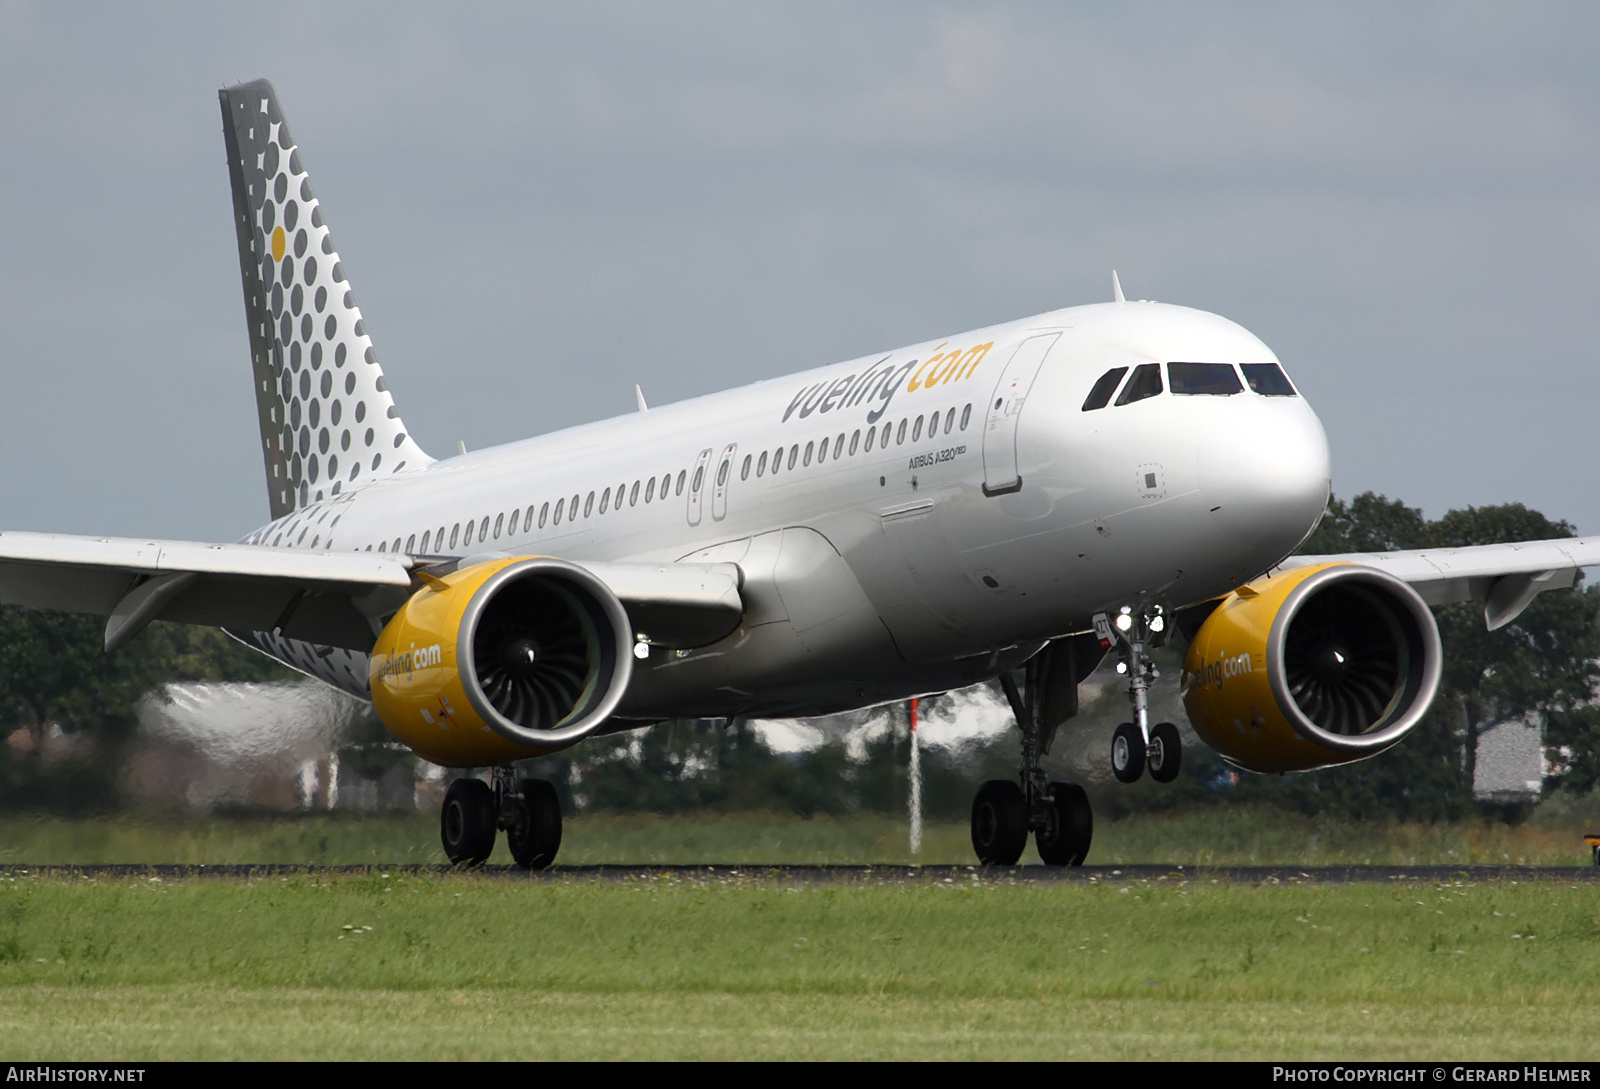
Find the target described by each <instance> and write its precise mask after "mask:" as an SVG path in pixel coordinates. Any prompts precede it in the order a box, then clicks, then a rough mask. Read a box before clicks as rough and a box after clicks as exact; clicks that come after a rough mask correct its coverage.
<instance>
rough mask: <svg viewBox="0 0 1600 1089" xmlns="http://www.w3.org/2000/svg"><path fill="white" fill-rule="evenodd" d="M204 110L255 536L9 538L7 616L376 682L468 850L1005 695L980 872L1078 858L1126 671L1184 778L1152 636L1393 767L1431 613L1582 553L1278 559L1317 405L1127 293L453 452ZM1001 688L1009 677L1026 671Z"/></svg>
mask: <svg viewBox="0 0 1600 1089" xmlns="http://www.w3.org/2000/svg"><path fill="white" fill-rule="evenodd" d="M219 100H220V105H221V111H222V117H223V136H224V142H225V145H226V152H227V160H228V175H229V181H230V185H231V188H232V194H233V209H234V229H235V233H236V237H237V242H238V251H239V268H240V275H241V279H242V284H243V289H244V303H245V316H246V324H247V327H248V334H249V336H248V343H249V351H250V364H251V378H252V381H253V383H254V386H255V394H256V404H257V409H258V415H259V420H258V423H259V428H260V436H261V453H262V458H263V462H264V466H265V472H266V479H267V492H268V504H269V513H270V517H271V520H270V521H269V522H267V523H266V524H265V525H262V526H261V527H259V528H257V529H255V530H253V531H252V532H250V533H249V534H247V535H246V536H244V537H243V538H242V539H240V540H238V541H236V542H233V543H211V542H189V541H149V540H132V539H119V538H97V537H82V536H65V535H53V534H37V533H22V532H5V533H0V601H4V602H7V603H11V604H18V605H25V606H32V607H41V608H54V609H66V610H72V611H78V612H84V613H91V614H95V615H100V616H105V617H107V621H106V628H105V646H106V650H107V651H108V652H111V651H115V650H116V649H117V648H118V647H121V646H123V645H125V644H126V643H127V642H128V641H129V640H130V639H132V638H134V637H135V636H136V635H137V634H138V633H139V632H140V631H141V630H143V629H144V627H145V626H146V625H148V624H149V623H150V622H151V621H153V620H157V619H160V620H167V621H175V622H182V623H191V624H204V625H211V626H216V627H220V628H223V629H225V630H226V631H228V632H229V633H230V634H232V635H233V636H235V637H236V638H238V639H240V640H241V641H243V642H245V643H247V644H249V645H250V646H252V647H255V648H256V649H258V650H260V651H262V652H264V653H266V654H268V655H271V656H272V657H274V658H276V659H278V660H279V661H281V662H283V663H285V664H287V665H289V666H291V667H293V668H295V669H297V670H300V671H301V672H303V673H306V674H308V675H310V676H312V677H315V678H318V679H320V680H322V681H325V682H326V683H328V684H331V685H333V686H334V687H336V688H339V689H341V690H343V691H345V692H348V693H350V694H352V695H355V696H358V697H360V698H362V699H366V700H370V701H371V702H372V704H373V706H374V707H375V709H376V713H377V715H378V717H379V718H380V719H381V720H382V722H383V724H384V725H385V727H386V728H387V729H388V730H389V731H390V733H391V734H393V736H394V737H395V738H397V739H398V740H399V741H401V742H402V743H404V744H405V745H406V746H408V747H409V748H410V749H411V750H412V751H414V752H415V753H417V754H418V755H419V756H421V757H423V758H425V759H427V760H430V761H432V762H434V763H436V764H440V765H444V766H447V767H454V768H472V769H477V768H489V769H491V774H490V781H489V782H485V781H483V780H481V779H479V778H475V777H462V778H458V779H456V780H455V781H454V782H452V783H451V785H450V787H449V788H448V791H447V793H446V796H445V800H444V804H443V806H442V809H441V814H440V835H441V842H442V845H443V847H444V850H445V853H446V855H447V856H448V857H449V858H450V859H451V861H452V862H455V863H458V864H462V865H474V864H478V863H481V862H483V861H484V860H485V859H487V858H488V856H489V854H490V852H491V851H492V850H493V847H494V844H495V842H496V839H497V837H498V835H499V833H500V832H502V831H503V832H504V833H505V836H506V841H507V845H508V847H509V849H510V852H511V854H512V857H513V858H514V859H515V860H516V862H517V863H518V864H519V865H521V866H523V867H528V868H536V867H545V866H549V865H550V864H552V862H553V861H554V860H555V858H556V856H557V853H558V851H559V848H560V842H561V830H562V817H561V812H560V807H559V805H558V804H557V799H556V794H555V791H554V788H553V787H552V786H551V784H549V783H547V782H543V781H540V780H536V779H529V778H521V777H519V775H518V773H517V771H516V770H515V768H514V762H515V761H517V760H520V759H524V758H528V757H535V756H539V755H543V754H548V753H551V752H556V751H559V750H561V749H564V748H566V747H569V746H571V745H575V744H577V743H578V742H580V741H582V740H584V739H585V738H589V737H594V736H599V735H603V734H609V733H615V732H619V731H625V730H634V729H639V728H644V727H648V726H650V725H653V724H655V723H659V722H663V721H666V720H669V719H675V718H683V717H695V718H728V719H733V718H741V717H763V718H778V717H802V716H814V715H823V714H832V713H837V712H841V711H846V710H851V709H857V708H863V707H868V706H872V705H877V704H883V703H888V702H891V701H899V700H904V699H908V698H911V697H914V696H919V695H927V694H930V693H937V692H943V691H947V690H950V689H955V688H961V687H965V686H968V685H973V684H978V683H982V682H988V681H993V680H996V679H998V681H999V683H1000V685H1001V687H1002V688H1003V689H1004V691H1005V694H1006V696H1007V699H1008V701H1009V703H1010V705H1011V707H1012V710H1013V712H1014V714H1015V716H1016V720H1017V725H1018V727H1019V738H1020V768H1019V774H1018V777H1017V779H1016V780H993V781H990V782H988V783H985V784H983V786H982V787H981V788H980V789H979V791H978V792H977V796H976V798H975V800H974V803H973V809H972V841H973V848H974V852H975V854H976V855H977V858H978V860H979V861H980V862H982V863H984V864H993V865H1012V864H1015V863H1016V862H1018V860H1019V859H1020V858H1021V856H1022V854H1023V851H1024V850H1025V848H1026V845H1027V841H1028V838H1029V836H1030V835H1031V836H1032V837H1033V841H1034V844H1035V846H1036V848H1037V850H1038V853H1039V856H1040V858H1041V859H1042V860H1043V861H1044V862H1046V863H1048V864H1052V865H1080V864H1082V863H1083V862H1084V860H1085V858H1086V857H1087V856H1088V853H1089V850H1090V846H1091V842H1092V837H1093V813H1092V811H1091V808H1090V805H1089V801H1088V798H1087V797H1086V795H1085V793H1084V791H1083V789H1082V788H1081V787H1080V786H1078V785H1076V784H1072V783H1065V782H1051V781H1050V780H1049V776H1048V774H1047V773H1046V771H1045V769H1044V757H1045V756H1046V755H1047V754H1048V752H1049V750H1050V748H1051V745H1052V743H1053V740H1054V738H1055V736H1056V734H1057V732H1058V731H1059V729H1060V728H1061V727H1062V726H1063V725H1065V724H1066V723H1068V722H1070V720H1071V719H1072V717H1073V716H1074V714H1075V713H1076V711H1077V695H1078V685H1079V683H1080V682H1081V681H1082V680H1083V679H1084V678H1085V677H1086V676H1087V675H1088V674H1089V673H1090V672H1091V671H1092V670H1093V669H1095V668H1096V667H1097V666H1098V665H1099V664H1100V662H1101V661H1102V660H1103V659H1104V657H1105V656H1106V655H1107V654H1110V653H1113V652H1114V653H1115V654H1116V655H1117V656H1118V660H1119V663H1120V665H1121V666H1122V667H1123V672H1125V673H1126V675H1127V678H1128V681H1127V683H1128V697H1129V701H1130V715H1129V721H1128V722H1126V723H1124V724H1123V725H1121V726H1120V727H1119V728H1118V729H1117V731H1116V733H1115V735H1114V737H1113V739H1112V745H1111V752H1110V753H1109V759H1110V763H1111V767H1112V770H1113V772H1114V774H1115V776H1116V778H1117V779H1118V780H1120V781H1123V782H1133V781H1136V780H1138V779H1139V778H1140V777H1141V776H1142V775H1143V774H1144V773H1145V772H1146V771H1148V772H1149V774H1150V776H1151V777H1152V778H1153V779H1155V780H1157V781H1168V782H1169V781H1171V780H1172V779H1174V778H1175V777H1176V776H1177V774H1178V772H1179V769H1180V767H1181V763H1182V757H1183V753H1182V745H1181V740H1180V737H1179V734H1178V731H1177V729H1176V727H1174V726H1173V725H1172V724H1171V723H1151V721H1150V717H1151V716H1150V710H1149V701H1148V691H1149V687H1150V684H1151V682H1152V680H1153V679H1154V677H1155V667H1154V665H1153V663H1152V659H1151V651H1152V650H1153V649H1154V648H1156V647H1158V646H1161V645H1163V644H1164V643H1166V642H1168V641H1169V640H1171V641H1175V642H1181V643H1186V644H1187V646H1186V649H1185V650H1184V659H1183V677H1182V682H1183V692H1184V701H1185V707H1186V710H1187V712H1188V715H1189V717H1190V720H1191V722H1192V725H1193V727H1194V729H1195V731H1196V732H1197V733H1198V735H1199V736H1200V738H1201V739H1202V740H1204V741H1205V743H1206V744H1207V745H1209V746H1210V747H1211V748H1212V749H1214V750H1215V751H1216V752H1217V753H1218V754H1219V755H1220V756H1221V758H1222V759H1223V760H1225V761H1227V762H1228V763H1229V764H1231V765H1233V766H1235V767H1237V768H1241V769H1245V770H1250V771H1257V772H1296V771H1309V770H1313V769H1317V768H1322V767H1329V766H1332V765H1336V764H1342V763H1346V762H1349V761H1353V760H1360V759H1366V758H1370V757H1373V756H1376V755H1377V754H1379V753H1381V752H1383V751H1384V750H1385V749H1387V748H1389V747H1391V746H1393V745H1394V744H1395V743H1396V742H1398V741H1399V740H1400V739H1401V738H1402V737H1404V736H1405V735H1406V734H1407V733H1408V732H1409V731H1410V730H1412V729H1413V728H1414V727H1415V726H1416V725H1417V724H1418V722H1419V721H1420V720H1421V719H1422V717H1423V715H1424V714H1425V713H1426V712H1427V710H1428V707H1429V705H1430V704H1431V702H1432V701H1433V699H1434V696H1435V694H1436V692H1437V690H1438V686H1439V678H1440V658H1441V653H1440V642H1439V633H1438V628H1437V626H1436V625H1435V623H1434V620H1433V617H1432V614H1431V613H1430V611H1429V606H1430V605H1437V604H1441V603H1444V602H1452V601H1467V600H1475V601H1482V602H1483V603H1484V615H1485V621H1486V623H1487V624H1488V625H1489V627H1491V628H1495V627H1499V626H1502V625H1504V624H1506V623H1509V622H1510V621H1511V620H1513V619H1515V618H1516V616H1517V615H1518V614H1519V613H1520V612H1521V611H1522V610H1523V609H1524V608H1525V607H1526V606H1527V605H1528V603H1529V602H1530V601H1531V600H1532V599H1533V598H1534V596H1536V595H1537V594H1538V593H1541V592H1543V591H1546V590H1550V589H1556V588H1562V587H1570V586H1571V585H1572V584H1573V582H1574V580H1575V578H1576V574H1577V571H1578V569H1579V568H1581V567H1585V566H1590V565H1595V564H1600V537H1583V538H1569V539H1563V540H1552V541H1537V542H1529V543H1524V544H1510V545H1493V546H1484V547H1476V548H1460V549H1446V550H1435V551H1413V552H1393V553H1382V554H1370V555H1369V554H1361V555H1344V556H1292V555H1291V554H1292V553H1293V552H1294V550H1295V549H1296V548H1297V547H1298V546H1299V545H1300V544H1301V543H1302V542H1303V541H1304V540H1305V539H1306V537H1307V536H1308V535H1309V534H1310V532H1311V531H1312V530H1313V529H1314V528H1315V526H1316V524H1317V522H1318V520H1319V519H1320V518H1321V517H1322V514H1323V512H1324V510H1325V508H1326V505H1327V501H1328V497H1329V487H1330V461H1329V451H1328V444H1327V440H1326V437H1325V435H1324V432H1323V429H1322V425H1321V423H1320V422H1319V421H1318V419H1317V416H1316V414H1315V413H1314V412H1313V411H1312V409H1311V407H1310V406H1309V405H1308V404H1307V403H1306V400H1305V399H1304V398H1303V397H1302V396H1301V395H1300V393H1299V391H1298V390H1297V389H1296V387H1295V385H1294V383H1293V382H1292V380H1291V379H1290V377H1289V375H1288V374H1287V372H1286V371H1285V369H1284V368H1283V366H1282V364H1281V362H1280V361H1279V360H1278V358H1277V357H1276V356H1275V355H1274V354H1273V352H1272V351H1271V350H1270V349H1269V348H1268V347H1267V346H1266V345H1265V344H1263V343H1262V342H1261V341H1260V340H1259V339H1258V338H1256V337H1255V336H1254V335H1253V334H1251V333H1250V332H1248V331H1247V330H1245V329H1243V328H1242V327H1240V326H1239V325H1237V324H1235V323H1233V322H1231V321H1229V320H1227V319H1225V318H1222V317H1219V316H1217V315H1214V314H1209V313H1205V312H1203V311H1199V310H1193V309H1189V308H1186V307H1182V306H1175V305H1169V304H1163V303H1156V302H1145V301H1131V300H1128V299H1126V298H1124V296H1123V293H1122V289H1121V286H1120V284H1119V283H1118V282H1117V278H1116V275H1115V273H1113V289H1112V301H1110V302H1105V303H1096V304H1090V305H1084V306H1076V307H1071V308H1068V309H1062V310H1054V311H1049V312H1045V313H1041V314H1035V315H1032V316H1029V317H1024V318H1021V319H1019V320H1016V321H1011V322H1007V323H1004V324H1000V325H994V326H990V327H987V328H984V329H977V330H972V331H969V332H964V333H957V334H953V335H949V336H940V337H937V338H934V339H930V340H927V341H924V342H921V343H918V344H913V345H909V346H907V347H903V348H896V349H894V350H892V351H879V352H873V353H870V354H867V355H863V356H861V357H860V358H857V359H852V360H848V361H845V362H841V363H834V364H831V365H828V366H823V367H819V368H817V369H815V370H810V371H806V372H804V373H801V374H797V375H791V376H789V377H784V378H777V379H772V380H768V381H761V382H756V383H754V384H752V385H748V386H745V387H743V388H740V389H735V390H731V391H728V392H725V393H719V394H716V395H712V396H705V397H698V398H694V399H691V400H687V401H683V402H680V403H677V404H671V405H661V406H654V407H651V406H648V405H647V404H646V403H645V399H644V397H643V395H642V393H641V394H639V395H638V410H637V411H636V412H633V413H630V414H628V415H626V416H621V417H618V418H615V419H610V420H604V421H600V422H597V423H590V424H585V425H582V426H578V427H573V428H570V429H567V430H563V431H558V432H556V433H553V434H548V435H543V436H540V437H537V438H533V439H528V440H526V441H522V442H516V443H512V444H509V445H505V446H500V447H496V448H492V449H485V450H478V451H473V452H471V453H467V452H466V451H465V449H464V448H463V450H462V452H461V453H460V454H459V455H457V456H453V457H448V458H443V459H435V458H433V457H430V456H429V455H428V454H426V453H425V452H424V451H423V450H422V449H421V447H420V446H419V445H418V444H417V442H416V440H415V439H414V438H413V437H412V436H411V434H410V433H409V432H408V430H407V428H406V425H405V422H404V420H403V419H402V417H401V415H400V412H399V409H398V408H397V406H396V404H395V401H394V398H393V396H392V395H391V393H390V391H389V390H388V388H387V385H386V383H385V379H384V372H383V369H382V367H381V365H380V364H379V362H378V357H377V354H376V351H375V349H374V347H373V341H372V338H371V336H370V334H369V333H368V331H367V329H366V326H365V324H364V322H363V320H362V316H361V310H360V308H359V307H358V306H357V305H356V301H355V298H354V295H353V294H352V291H351V288H350V284H349V282H348V280H347V278H346V276H345V274H344V271H343V267H342V265H341V263H340V257H339V251H338V250H337V249H336V248H335V246H334V243H333V238H332V236H331V234H330V233H329V228H328V225H327V221H326V219H325V216H324V212H323V208H322V206H321V204H320V202H319V201H318V199H317V197H316V195H315V193H314V191H313V189H312V187H311V182H310V179H309V175H308V174H307V172H306V167H305V163H304V161H303V158H302V155H301V152H300V149H299V147H298V145H297V144H296V143H295V141H294V139H293V138H292V136H291V134H290V130H289V126H288V124H287V122H286V121H285V120H284V116H283V111H282V109H281V106H280V104H279V101H278V97H277V93H276V92H275V91H274V89H273V87H272V85H271V84H270V83H268V82H266V81H265V80H260V81H256V82H252V83H245V84H240V85H237V86H231V87H227V88H224V89H222V90H221V91H220V92H219ZM1018 674H1020V677H1021V684H1020V685H1019V684H1018Z"/></svg>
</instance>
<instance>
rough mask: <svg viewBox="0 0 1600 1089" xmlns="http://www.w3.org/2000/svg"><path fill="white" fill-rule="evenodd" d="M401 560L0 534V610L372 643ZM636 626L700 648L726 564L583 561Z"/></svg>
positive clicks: (408, 573)
mask: <svg viewBox="0 0 1600 1089" xmlns="http://www.w3.org/2000/svg"><path fill="white" fill-rule="evenodd" d="M414 566H416V564H415V561H413V560H412V559H411V558H410V557H403V556H397V555H394V554H385V553H378V552H317V551H312V550H309V549H286V548H263V547H261V546H259V545H245V544H207V543H202V542H195V541H151V540H143V539H139V538H123V537H76V536H68V535H65V534H51V533H0V603H3V604H7V605H26V606H29V607H32V608H40V609H63V610H66V611H68V612H77V613H89V614H92V615H96V616H104V617H108V618H109V619H108V620H107V622H106V649H107V650H115V649H117V648H118V647H120V646H123V645H125V644H126V643H127V642H128V641H129V640H130V639H132V638H133V637H134V636H135V635H137V634H139V632H140V631H142V630H144V628H145V626H146V625H147V624H149V623H150V622H151V621H152V620H172V621H176V622H178V623H183V624H204V625H207V626H210V627H224V628H233V629H235V630H244V631H277V632H279V633H280V634H282V635H283V636H285V637H286V638H290V639H300V640H304V641H306V642H309V643H319V644H323V645H327V646H336V647H345V648H348V649H351V650H359V651H361V652H363V653H365V652H366V651H368V650H370V649H371V648H372V644H373V641H374V638H375V635H376V633H375V631H374V628H373V621H374V620H375V619H377V618H380V617H383V616H386V615H387V614H389V613H392V612H394V611H395V609H397V608H399V606H400V605H401V604H402V603H403V602H404V601H405V599H406V598H407V597H409V596H410V595H411V594H412V593H413V592H414V590H415V589H416V588H417V587H418V586H420V583H418V582H414V581H413V575H412V568H413V567H414ZM580 566H583V567H585V568H587V569H588V570H590V571H591V572H592V573H594V574H595V575H597V576H598V577H599V578H600V579H601V580H602V581H603V582H605V583H606V585H607V586H609V587H610V588H611V589H612V591H613V592H614V593H616V594H617V596H618V597H619V598H620V599H621V600H622V604H623V606H624V607H625V608H626V609H627V610H628V615H629V618H630V619H631V620H632V621H633V622H634V623H635V626H636V629H637V630H638V631H639V632H640V633H642V634H645V635H646V636H648V637H649V639H650V641H651V642H653V643H657V644H660V645H662V646H667V647H683V646H702V645H704V644H705V643H709V642H714V641H715V640H717V639H720V638H722V637H723V636H724V635H727V634H728V633H729V632H731V631H732V630H733V629H734V628H736V627H737V626H738V624H739V620H740V618H741V617H742V615H743V612H744V605H743V602H742V600H741V599H740V596H739V585H740V582H741V576H740V571H739V568H738V567H737V565H735V564H727V563H716V564H652V563H584V564H581V565H580Z"/></svg>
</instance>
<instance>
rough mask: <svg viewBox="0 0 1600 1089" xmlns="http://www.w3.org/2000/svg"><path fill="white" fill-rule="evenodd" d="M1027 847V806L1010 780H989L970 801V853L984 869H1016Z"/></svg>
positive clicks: (1018, 787)
mask: <svg viewBox="0 0 1600 1089" xmlns="http://www.w3.org/2000/svg"><path fill="white" fill-rule="evenodd" d="M1027 845H1028V803H1027V799H1026V798H1024V797H1023V794H1022V788H1021V787H1020V786H1018V785H1017V784H1016V783H1013V782H1012V781H1011V780H1009V779H990V780H989V781H988V782H987V783H984V784H983V786H981V787H979V788H978V796H977V797H976V798H974V799H973V800H972V849H973V850H974V851H976V852H977V854H978V861H979V862H981V863H983V864H984V865H985V866H1015V865H1016V864H1017V860H1018V859H1020V858H1021V857H1022V850H1023V848H1024V847H1026V846H1027Z"/></svg>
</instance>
